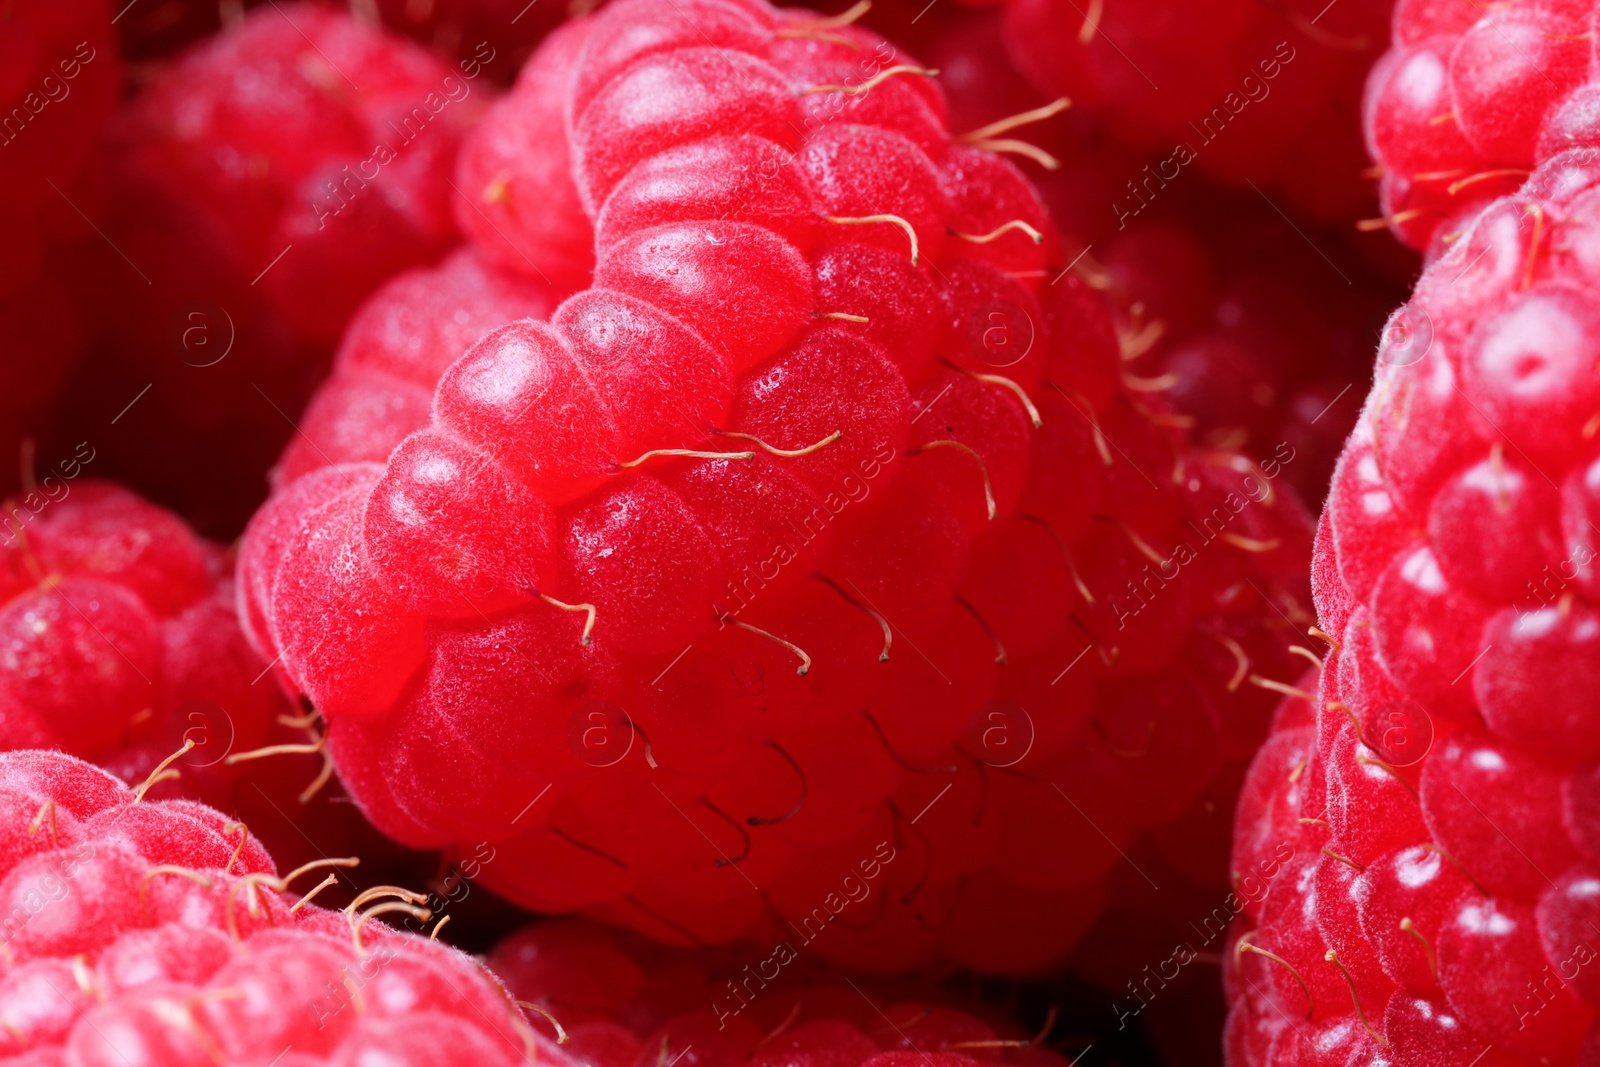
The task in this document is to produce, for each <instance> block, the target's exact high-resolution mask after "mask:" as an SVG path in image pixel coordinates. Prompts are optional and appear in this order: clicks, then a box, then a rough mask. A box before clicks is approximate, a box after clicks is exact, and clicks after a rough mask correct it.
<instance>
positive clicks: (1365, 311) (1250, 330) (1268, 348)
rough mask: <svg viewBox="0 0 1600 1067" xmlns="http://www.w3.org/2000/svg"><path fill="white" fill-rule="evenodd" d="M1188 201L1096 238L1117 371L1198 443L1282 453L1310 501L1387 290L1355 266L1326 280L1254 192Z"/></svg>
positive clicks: (1363, 374) (1325, 473)
mask: <svg viewBox="0 0 1600 1067" xmlns="http://www.w3.org/2000/svg"><path fill="white" fill-rule="evenodd" d="M1198 207H1199V210H1198V211H1197V212H1196V217H1195V221H1193V222H1187V221H1185V222H1178V221H1170V222H1169V221H1148V222H1146V221H1141V222H1138V223H1135V224H1133V225H1131V226H1129V227H1128V228H1127V229H1126V230H1125V231H1123V232H1122V233H1120V234H1117V235H1115V236H1114V237H1112V238H1111V239H1110V240H1108V241H1106V242H1105V244H1104V245H1103V246H1100V247H1097V248H1096V249H1095V253H1096V255H1097V257H1098V262H1099V264H1100V265H1101V266H1102V267H1103V268H1104V271H1105V274H1106V275H1107V276H1108V278H1109V280H1110V282H1111V287H1110V290H1109V291H1110V295H1111V296H1112V299H1113V300H1114V302H1115V303H1116V304H1117V305H1118V309H1119V315H1118V318H1119V322H1118V330H1119V332H1120V333H1121V334H1122V335H1123V337H1124V338H1125V340H1124V344H1125V346H1126V347H1127V350H1128V351H1129V352H1130V353H1131V354H1135V358H1134V359H1133V360H1131V361H1130V364H1129V367H1130V370H1131V371H1132V372H1133V373H1134V374H1136V375H1138V376H1139V378H1140V379H1142V384H1143V386H1144V387H1145V388H1147V389H1152V390H1156V391H1159V392H1161V393H1162V394H1163V395H1164V396H1166V397H1167V399H1168V400H1169V401H1170V402H1171V403H1172V404H1173V406H1174V407H1176V408H1177V409H1178V410H1179V411H1180V412H1182V413H1183V414H1185V415H1187V416H1189V417H1191V418H1192V419H1193V420H1194V428H1193V434H1194V436H1195V438H1196V439H1197V440H1199V441H1201V442H1204V443H1205V444H1208V445H1212V446H1215V447H1221V448H1237V449H1240V450H1242V451H1244V452H1245V453H1247V454H1249V455H1251V456H1254V457H1256V458H1258V459H1259V460H1261V461H1267V460H1270V459H1271V458H1272V457H1273V456H1274V454H1278V458H1279V459H1280V460H1281V459H1282V456H1284V455H1288V454H1290V453H1291V452H1292V453H1293V454H1295V456H1296V459H1295V460H1294V462H1293V463H1292V464H1291V465H1290V467H1289V469H1288V471H1287V474H1288V477H1289V480H1290V482H1291V484H1293V485H1294V486H1295V487H1296V489H1298V490H1299V492H1300V494H1301V496H1302V498H1303V499H1306V500H1308V501H1312V502H1319V501H1320V500H1321V499H1322V497H1323V495H1324V493H1325V492H1326V491H1327V486H1328V480H1329V478H1330V476H1331V475H1332V473H1333V465H1334V461H1335V460H1336V459H1337V458H1338V455H1339V450H1340V448H1341V447H1342V445H1343V444H1344V440H1345V438H1346V437H1347V436H1348V435H1349V432H1350V429H1351V427H1352V426H1354V425H1355V420H1356V416H1357V413H1358V412H1359V410H1360V399H1359V397H1360V395H1361V393H1362V392H1363V390H1365V389H1366V387H1367V384H1368V382H1369V381H1370V373H1371V372H1370V370H1369V369H1368V367H1369V364H1370V360H1371V355H1370V351H1369V346H1370V344H1371V339H1372V337H1373V336H1374V334H1375V323H1378V322H1381V321H1382V314H1383V313H1384V312H1385V311H1386V310H1387V309H1388V308H1389V307H1391V306H1392V301H1393V300H1394V298H1395V297H1394V294H1393V293H1392V291H1390V290H1389V289H1387V288H1380V287H1378V286H1376V285H1374V284H1373V283H1372V282H1370V281H1369V280H1368V279H1366V278H1365V277H1362V276H1359V275H1357V276H1356V280H1354V281H1353V282H1352V283H1351V284H1348V285H1346V284H1335V285H1333V286H1330V285H1329V282H1330V281H1331V282H1334V283H1340V282H1341V280H1340V278H1339V276H1338V274H1337V273H1336V270H1337V269H1338V268H1335V267H1332V266H1330V264H1329V261H1328V260H1326V259H1324V258H1323V255H1322V254H1319V253H1318V250H1317V249H1315V248H1313V247H1311V246H1310V245H1308V244H1306V243H1305V241H1304V240H1303V239H1302V237H1301V236H1300V234H1298V233H1296V232H1295V231H1294V230H1293V229H1292V228H1290V227H1287V226H1285V225H1284V224H1283V219H1282V217H1281V216H1279V215H1278V214H1277V213H1276V212H1273V211H1272V210H1271V209H1270V208H1268V207H1266V206H1265V205H1261V204H1259V201H1258V202H1256V203H1251V202H1249V201H1235V200H1234V198H1232V197H1230V196H1228V195H1226V194H1223V193H1220V192H1219V191H1216V190H1212V191H1210V192H1209V194H1208V195H1205V196H1203V197H1201V198H1199V201H1198ZM1234 248H1238V249H1239V250H1240V251H1239V252H1234V251H1233V249H1234ZM1245 250H1248V251H1245ZM1323 254H1327V253H1326V251H1325V252H1324V253H1323ZM1347 269H1349V271H1350V274H1352V275H1354V274H1355V270H1354V268H1353V267H1349V268H1347ZM1312 294H1315V297H1314V298H1313V295H1312Z"/></svg>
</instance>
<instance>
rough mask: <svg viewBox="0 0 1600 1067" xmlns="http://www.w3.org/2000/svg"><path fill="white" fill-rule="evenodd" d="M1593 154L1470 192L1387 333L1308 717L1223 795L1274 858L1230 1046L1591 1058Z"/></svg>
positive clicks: (1243, 945)
mask: <svg viewBox="0 0 1600 1067" xmlns="http://www.w3.org/2000/svg"><path fill="white" fill-rule="evenodd" d="M1407 10H1408V8H1404V7H1403V8H1402V12H1405V11H1407ZM1541 17H1542V16H1541ZM1399 25H1401V26H1402V27H1404V26H1405V25H1407V24H1406V23H1405V22H1404V21H1401V22H1400V23H1399ZM1403 39H1404V38H1403ZM1425 39H1426V40H1432V39H1434V38H1425ZM1456 55H1457V58H1459V57H1460V55H1461V52H1460V51H1459V49H1458V51H1457V53H1456ZM1507 106H1510V103H1508V104H1507ZM1503 121H1506V122H1509V121H1510V119H1509V118H1504V119H1503ZM1521 121H1526V122H1529V123H1535V122H1537V116H1535V117H1534V118H1526V117H1525V118H1524V120H1521ZM1468 128H1470V127H1468ZM1597 177H1600V173H1597V172H1596V170H1595V169H1594V167H1593V164H1592V162H1584V161H1583V160H1581V159H1574V158H1570V157H1569V158H1567V159H1562V158H1561V157H1557V159H1556V160H1554V161H1552V162H1551V163H1548V164H1545V165H1544V166H1542V167H1541V168H1540V169H1539V170H1538V171H1536V172H1535V174H1534V176H1533V177H1532V178H1531V179H1530V180H1529V182H1528V183H1527V184H1526V186H1525V188H1524V189H1523V190H1522V191H1521V192H1519V194H1518V195H1517V196H1514V197H1506V198H1502V199H1500V200H1497V201H1493V202H1491V203H1489V204H1488V205H1486V206H1483V207H1481V208H1479V209H1478V213H1477V215H1476V218H1475V219H1473V220H1471V221H1470V223H1469V224H1468V225H1467V228H1466V229H1465V231H1464V232H1462V233H1461V235H1460V236H1459V239H1457V240H1455V241H1453V242H1452V243H1451V244H1450V246H1449V248H1448V250H1447V251H1443V252H1441V253H1440V254H1439V255H1438V256H1437V258H1436V259H1435V261H1434V262H1433V263H1432V264H1431V265H1430V266H1429V267H1428V269H1427V270H1426V271H1425V272H1424V274H1423V275H1422V277H1421V279H1420V280H1419V281H1418V283H1417V288H1416V292H1415V293H1414V295H1413V296H1412V299H1411V301H1410V302H1409V303H1408V304H1407V305H1406V306H1405V307H1403V308H1401V309H1400V310H1399V311H1397V312H1396V313H1395V316H1394V318H1393V319H1392V320H1391V324H1390V327H1389V329H1388V330H1386V331H1385V335H1384V343H1383V346H1382V347H1381V348H1380V349H1379V360H1378V368H1377V382H1376V384H1375V386H1374V388H1373V391H1372V393H1371V395H1370V396H1369V397H1368V399H1367V405H1366V410H1365V412H1364V413H1363V416H1362V418H1361V420H1360V422H1359V423H1358V424H1357V429H1356V432H1355V434H1354V435H1353V436H1352V438H1351V440H1350V441H1349V443H1348V444H1347V445H1346V447H1345V451H1344V454H1343V456H1342V457H1341V459H1340V462H1339V467H1338V470H1337V472H1336V474H1335V476H1334V481H1333V487H1332V490H1331V492H1330V496H1329V501H1328V508H1327V511H1326V512H1325V514H1324V517H1323V527H1322V531H1321V532H1320V533H1319V536H1318V540H1317V558H1316V560H1315V561H1314V565H1313V566H1314V573H1315V575H1316V585H1317V601H1318V608H1319V615H1320V618H1321V626H1322V629H1323V630H1324V631H1326V633H1327V634H1328V635H1329V643H1330V644H1331V646H1332V651H1331V652H1330V654H1329V655H1330V660H1329V663H1328V665H1327V669H1326V670H1324V671H1323V672H1322V675H1321V678H1320V682H1318V680H1317V679H1316V678H1315V677H1313V678H1311V679H1308V680H1307V681H1305V682H1303V683H1302V685H1303V686H1304V687H1306V688H1316V689H1317V694H1316V698H1315V706H1314V708H1312V709H1311V711H1312V712H1314V714H1308V713H1307V711H1306V710H1305V709H1304V708H1297V709H1296V710H1294V712H1293V713H1292V714H1290V713H1289V712H1287V711H1286V712H1284V713H1281V715H1282V717H1281V721H1280V724H1279V729H1278V732H1277V733H1276V735H1275V736H1274V738H1273V739H1272V740H1269V742H1268V744H1267V747H1266V748H1265V749H1264V750H1263V753H1262V755H1261V756H1260V757H1258V759H1257V762H1256V764H1255V766H1254V767H1253V769H1252V771H1251V781H1250V782H1249V783H1248V784H1247V785H1246V789H1245V793H1244V796H1243V799H1242V800H1241V803H1240V808H1239V815H1238V826H1237V829H1236V837H1235V858H1234V866H1235V869H1236V870H1241V871H1248V870H1255V869H1258V868H1259V867H1260V865H1261V863H1262V856H1263V855H1264V854H1265V853H1266V852H1267V851H1268V850H1269V849H1273V848H1282V849H1284V850H1287V851H1288V852H1290V853H1291V854H1292V857H1293V858H1292V859H1291V860H1288V861H1286V862H1285V863H1284V865H1283V871H1282V873H1277V874H1276V876H1275V877H1274V878H1272V879H1271V880H1270V881H1269V882H1268V884H1266V885H1265V887H1264V888H1262V889H1261V890H1260V891H1259V892H1253V894H1252V895H1253V899H1252V900H1250V901H1248V902H1246V905H1245V907H1244V909H1243V910H1244V914H1245V917H1244V918H1243V919H1241V920H1240V924H1239V938H1238V942H1237V944H1238V945H1239V946H1240V948H1239V950H1238V951H1236V952H1235V953H1234V954H1232V956H1231V957H1230V964H1229V981H1230V984H1231V989H1232V999H1233V1008H1232V1013H1231V1017H1230V1023H1229V1034H1230V1037H1229V1045H1230V1054H1229V1055H1230V1062H1231V1063H1234V1064H1240V1065H1242V1064H1254V1063H1280V1062H1301V1060H1296V1059H1294V1058H1293V1057H1295V1056H1301V1057H1310V1056H1311V1055H1313V1050H1314V1049H1315V1048H1316V1047H1317V1046H1318V1044H1319V1043H1323V1042H1331V1043H1335V1044H1337V1045H1338V1047H1339V1048H1340V1049H1341V1050H1344V1049H1349V1050H1351V1051H1350V1052H1349V1053H1348V1054H1350V1055H1354V1054H1355V1051H1354V1050H1357V1049H1359V1050H1362V1054H1364V1055H1367V1056H1373V1057H1377V1056H1380V1055H1381V1056H1383V1057H1387V1058H1388V1059H1389V1060H1390V1061H1392V1062H1394V1063H1397V1064H1399V1065H1401V1067H1411V1065H1413V1064H1417V1065H1421V1064H1433V1063H1440V1062H1448V1061H1449V1060H1451V1059H1463V1060H1465V1061H1468V1062H1470V1061H1471V1060H1472V1058H1473V1057H1479V1058H1480V1059H1481V1061H1482V1062H1484V1063H1500V1064H1520V1063H1544V1062H1550V1063H1562V1062H1566V1063H1570V1062H1579V1063H1582V1062H1587V1060H1586V1058H1585V1057H1586V1056H1592V1054H1593V1047H1594V1038H1593V1037H1592V1036H1590V1035H1591V1034H1592V1030H1593V1027H1592V1022H1593V1019H1594V1017H1595V1008H1596V1006H1597V1005H1600V999H1597V997H1600V990H1597V988H1596V986H1595V983H1594V980H1593V976H1592V975H1591V974H1590V973H1589V971H1588V970H1587V967H1586V962H1587V961H1591V960H1593V959H1594V957H1595V951H1594V948H1593V946H1592V945H1591V943H1590V942H1591V939H1592V937H1593V933H1592V931H1590V930H1589V929H1588V927H1587V926H1586V925H1585V924H1586V923H1587V922H1589V921H1591V918H1592V917H1593V900H1592V894H1593V887H1594V885H1595V876H1594V874H1593V869H1594V864H1595V862H1596V858H1595V857H1596V853H1595V844H1596V843H1595V840H1594V834H1593V831H1592V826H1593V824H1594V818H1595V809H1594V807H1593V806H1592V795H1593V793H1594V790H1593V782H1594V780H1595V772H1594V767H1595V760H1596V759H1597V758H1600V732H1597V730H1596V726H1595V721H1594V716H1593V715H1592V714H1591V711H1590V708H1589V706H1588V705H1587V704H1586V703H1585V702H1584V701H1583V699H1582V697H1581V696H1580V695H1579V694H1581V693H1584V692H1586V691H1587V690H1586V688H1585V687H1587V686H1589V685H1591V684H1593V683H1592V681H1591V679H1592V678H1593V677H1594V675H1595V672H1596V671H1597V670H1600V660H1597V657H1596V651H1595V648H1594V640H1595V636H1594V635H1595V632H1596V626H1597V624H1596V621H1595V611H1594V608H1593V607H1592V605H1591V603H1590V598H1591V597H1592V594H1593V585H1592V581H1593V561H1594V558H1595V552H1594V550H1593V548H1592V545H1593V540H1592V538H1593V537H1594V534H1593V531H1592V530H1591V529H1590V527H1589V525H1588V521H1589V518H1588V516H1589V508H1590V491H1589V490H1588V488H1587V485H1588V481H1589V472H1590V469H1591V468H1592V465H1593V459H1592V456H1593V451H1594V450H1593V445H1592V443H1591V440H1590V439H1591V437H1592V436H1593V434H1592V429H1593V422H1592V418H1591V416H1592V413H1593V411H1594V410H1595V402H1596V399H1597V397H1596V396H1595V389H1594V386H1593V382H1592V380H1591V376H1590V375H1589V374H1588V373H1587V372H1586V371H1585V370H1584V368H1585V367H1586V366H1587V365H1588V361H1589V359H1590V357H1589V355H1588V353H1589V351H1590V350H1591V346H1592V344H1593V340H1592V335H1593V333H1594V331H1595V329H1596V326H1595V323H1594V319H1593V309H1592V304H1591V301H1590V299H1589V290H1588V287H1587V278H1586V276H1585V270H1584V266H1583V263H1584V257H1585V254H1586V253H1585V250H1586V249H1587V247H1588V246H1589V244H1590V242H1589V241H1588V240H1587V231H1586V230H1585V229H1584V227H1585V226H1586V225H1587V224H1586V223H1585V221H1584V220H1583V216H1582V214H1581V212H1583V211H1584V210H1586V205H1588V204H1591V203H1593V202H1594V198H1595V195H1596V194H1595V193H1594V191H1593V183H1594V182H1595V181H1596V180H1597ZM1568 226H1571V227H1574V229H1573V230H1572V231H1567V230H1565V229H1564V228H1565V227H1568ZM1552 233H1565V234H1566V236H1565V237H1564V238H1563V240H1562V242H1561V243H1559V244H1558V243H1556V242H1554V241H1552V240H1551V236H1550V235H1551V234H1552ZM1307 990H1309V991H1310V1003H1307ZM1305 1019H1309V1020H1310V1023H1309V1024H1306V1023H1302V1021H1301V1020H1305ZM1336 1039H1337V1040H1336ZM1341 1054H1346V1053H1345V1052H1343V1051H1341Z"/></svg>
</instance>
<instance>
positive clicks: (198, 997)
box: [0, 751, 572, 1067]
mask: <svg viewBox="0 0 1600 1067" xmlns="http://www.w3.org/2000/svg"><path fill="white" fill-rule="evenodd" d="M353 863H354V861H351V860H339V859H333V860H321V861H319V862H315V863H310V864H307V865H305V866H304V867H301V868H299V869H297V870H295V871H290V872H287V873H284V874H283V875H282V876H281V877H280V873H279V871H278V869H277V868H276V867H275V866H274V864H273V861H272V857H271V856H269V855H268V854H267V853H266V852H265V851H264V850H263V849H262V848H261V847H260V846H259V845H258V844H257V843H256V842H255V840H254V839H253V838H251V837H250V836H249V833H248V831H247V830H246V829H245V828H244V827H243V826H242V825H241V824H239V823H235V822H231V821H229V820H228V819H227V818H226V817H225V816H223V815H222V814H221V813H220V812H218V811H215V810H213V809H211V808H207V807H205V806H204V805H201V804H196V803H193V802H190V801H157V800H150V799H148V798H144V797H143V796H142V794H141V793H138V792H134V791H130V790H129V789H128V788H127V787H126V786H125V785H123V783H122V782H120V781H118V780H117V779H116V778H114V777H112V776H111V775H109V774H107V773H106V772H104V771H102V770H99V769H98V768H95V767H93V766H90V765H89V764H87V763H83V762H80V761H79V760H76V759H74V758H73V757H71V756H67V755H64V754H62V753H59V752H31V751H22V752H7V753H4V754H0V958H3V959H4V961H5V968H4V970H3V971H0V1057H4V1058H5V1059H6V1061H7V1062H16V1063H19V1064H23V1063H25V1064H29V1065H33V1064H39V1065H44V1064H71V1065H74V1067H77V1065H82V1067H101V1065H104V1067H110V1065H111V1064H118V1065H121V1067H145V1065H150V1067H155V1065H161V1067H190V1065H193V1067H200V1065H206V1064H214V1063H220V1062H227V1063H269V1062H273V1061H274V1060H275V1059H276V1061H277V1062H278V1063H280V1064H293V1065H295V1067H313V1065H327V1067H335V1065H338V1067H346V1065H354V1064H370V1063H385V1064H395V1065H410V1064H416V1065H418V1067H420V1065H423V1064H428V1065H432V1064H438V1063H442V1062H445V1061H446V1060H447V1059H448V1058H450V1057H454V1056H463V1055H465V1056H469V1057H471V1058H472V1060H473V1062H475V1063H483V1064H490V1065H500V1064H505V1065H510V1064H513V1063H520V1062H526V1061H525V1059H524V1057H527V1058H530V1059H531V1058H537V1059H539V1060H540V1061H541V1062H549V1063H553V1064H556V1065H557V1067H568V1065H570V1064H571V1062H572V1061H570V1060H568V1059H567V1057H566V1056H565V1055H563V1053H562V1052H561V1051H560V1050H559V1049H557V1048H556V1047H555V1045H554V1043H553V1042H549V1041H546V1040H545V1039H544V1038H542V1037H540V1036H539V1035H538V1034H536V1033H535V1032H533V1031H532V1030H531V1029H530V1028H529V1027H528V1025H527V1024H526V1022H525V1021H524V1019H523V1017H522V1013H521V1011H520V1010H519V1009H518V1008H517V1007H516V1006H515V1005H514V1004H513V1003H512V1002H511V1000H510V999H509V997H508V996H507V994H506V992H505V989H504V987H502V986H501V985H500V983H499V982H498V981H497V980H496V979H494V978H493V976H491V975H490V974H488V973H487V972H486V971H484V970H483V968H482V967H480V966H479V965H478V964H477V963H475V962H473V960H472V959H471V958H470V957H467V956H466V955H464V954H462V953H460V952H458V951H456V950H454V949H450V948H446V947H444V946H443V945H440V944H438V943H436V942H433V941H429V940H427V939H424V938H421V937H417V936H413V935H409V934H404V933H400V932H398V931H396V930H392V929H390V928H388V927H386V926H384V925H382V924H381V923H380V922H377V921H372V918H373V917H374V916H377V915H386V914H394V913H400V912H404V913H406V914H408V915H412V916H414V917H415V918H418V919H422V920H424V921H425V920H426V919H427V918H428V916H427V913H426V911H425V910H422V909H419V908H417V907H416V905H415V904H412V903H409V902H407V901H408V895H407V894H405V893H404V891H399V892H391V891H389V888H388V887H385V888H383V889H380V890H375V891H373V892H371V893H369V894H368V895H367V899H366V900H363V901H361V903H362V904H367V903H368V902H370V901H383V900H388V901H390V902H389V903H378V904H375V905H374V906H370V907H368V908H367V910H366V911H364V912H360V911H356V910H352V911H351V912H350V913H349V914H341V913H339V912H330V911H325V910H323V909H322V908H320V907H318V906H317V905H316V904H314V903H308V898H310V897H312V896H315V895H316V894H317V892H319V891H320V890H321V889H323V888H325V886H326V884H327V883H326V882H324V883H323V884H322V885H313V883H312V877H313V876H317V875H323V874H326V873H327V872H329V871H332V870H337V869H339V868H341V867H349V866H352V865H353ZM307 890H310V892H307ZM297 897H298V898H300V899H299V900H296V898H297ZM395 897H399V898H400V901H401V902H395V901H394V900H393V898H395Z"/></svg>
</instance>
